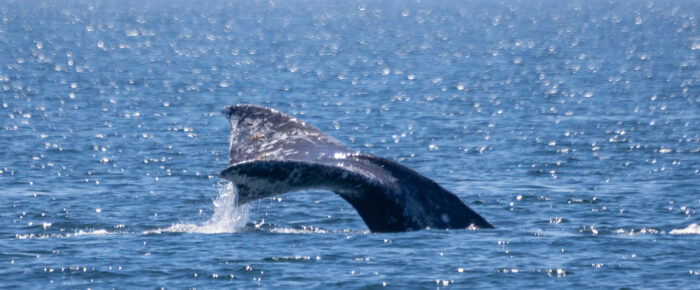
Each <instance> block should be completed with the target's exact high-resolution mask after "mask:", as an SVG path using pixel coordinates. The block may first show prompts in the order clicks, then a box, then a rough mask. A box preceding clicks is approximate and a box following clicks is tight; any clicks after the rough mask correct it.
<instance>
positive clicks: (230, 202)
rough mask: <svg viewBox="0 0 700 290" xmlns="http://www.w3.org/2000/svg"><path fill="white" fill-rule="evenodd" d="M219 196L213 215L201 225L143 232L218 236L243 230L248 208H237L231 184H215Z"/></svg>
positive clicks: (186, 225)
mask: <svg viewBox="0 0 700 290" xmlns="http://www.w3.org/2000/svg"><path fill="white" fill-rule="evenodd" d="M217 186H218V188H219V196H218V197H216V199H215V200H214V215H212V217H211V219H209V220H208V221H206V222H204V223H203V224H201V225H197V224H174V225H172V226H170V227H167V228H165V229H159V230H155V231H148V232H145V233H147V234H151V233H155V234H159V233H162V232H170V233H183V232H184V233H202V234H219V233H235V232H238V231H241V230H242V229H243V228H245V225H246V223H247V222H248V207H247V206H239V205H238V203H237V200H238V190H237V189H236V186H235V185H234V184H233V183H231V182H226V183H223V182H222V183H219V184H217Z"/></svg>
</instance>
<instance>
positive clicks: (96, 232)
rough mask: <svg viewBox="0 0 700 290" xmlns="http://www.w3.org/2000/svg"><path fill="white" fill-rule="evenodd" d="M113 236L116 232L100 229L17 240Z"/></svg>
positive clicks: (24, 235)
mask: <svg viewBox="0 0 700 290" xmlns="http://www.w3.org/2000/svg"><path fill="white" fill-rule="evenodd" d="M111 234H116V232H108V231H107V230H104V229H100V230H87V231H84V230H78V231H77V232H75V233H73V234H70V233H66V234H16V235H15V238H16V239H18V240H27V239H48V238H70V237H79V236H104V235H111Z"/></svg>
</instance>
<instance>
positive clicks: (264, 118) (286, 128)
mask: <svg viewBox="0 0 700 290" xmlns="http://www.w3.org/2000/svg"><path fill="white" fill-rule="evenodd" d="M222 113H223V114H224V115H225V116H226V117H227V118H228V119H229V121H230V122H231V127H232V131H231V139H230V146H231V147H230V153H231V159H230V167H229V168H227V169H225V170H224V171H222V172H221V177H223V178H225V179H228V180H231V181H232V182H233V183H235V184H236V186H237V187H238V194H239V196H238V202H239V203H241V204H244V203H247V202H250V201H253V200H257V199H261V198H265V197H270V196H274V195H278V194H283V193H286V192H292V191H300V190H305V189H323V190H329V191H332V192H335V193H337V194H338V195H340V196H341V197H342V198H343V199H345V200H346V201H347V202H349V203H350V204H351V205H352V206H353V207H354V208H355V210H357V212H358V213H359V215H360V217H362V220H364V222H365V223H366V224H367V227H369V229H370V230H371V231H373V232H400V231H409V230H419V229H425V228H437V229H448V228H451V229H454V228H462V229H464V228H474V229H477V228H492V227H493V226H492V225H491V224H489V223H488V222H487V221H486V220H485V219H484V218H482V217H481V216H480V215H479V214H477V213H476V212H474V211H473V210H471V209H470V208H469V207H467V206H466V205H465V204H464V203H462V201H461V200H459V198H458V197H457V196H456V195H454V194H453V193H451V192H449V191H447V190H445V189H444V188H442V187H441V186H440V185H438V184H437V183H435V182H434V181H432V180H430V179H428V178H426V177H424V176H422V175H420V174H418V173H416V172H415V171H413V170H411V169H409V168H407V167H405V166H403V165H401V164H398V163H396V162H393V161H391V160H388V159H384V158H381V157H376V156H371V155H364V154H359V153H356V152H354V151H352V150H350V149H349V148H347V147H345V146H344V145H343V144H342V143H340V142H339V141H338V140H336V139H334V138H332V137H330V136H328V135H326V134H324V133H323V132H321V131H320V130H318V129H316V128H314V127H312V126H309V125H306V124H305V123H304V122H302V121H299V120H297V119H294V118H292V117H290V116H289V115H286V114H283V113H280V112H277V111H275V110H272V109H269V108H264V107H258V106H252V105H235V106H230V107H226V108H224V110H223V111H222Z"/></svg>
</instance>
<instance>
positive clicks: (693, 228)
mask: <svg viewBox="0 0 700 290" xmlns="http://www.w3.org/2000/svg"><path fill="white" fill-rule="evenodd" d="M668 233H669V234H672V235H700V225H698V224H690V225H689V226H688V227H686V228H684V229H675V230H671V231H670V232H668Z"/></svg>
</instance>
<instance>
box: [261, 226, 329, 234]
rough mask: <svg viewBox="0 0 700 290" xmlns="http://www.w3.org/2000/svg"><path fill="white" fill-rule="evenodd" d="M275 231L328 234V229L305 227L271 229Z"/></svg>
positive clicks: (282, 232)
mask: <svg viewBox="0 0 700 290" xmlns="http://www.w3.org/2000/svg"><path fill="white" fill-rule="evenodd" d="M270 231H271V232H273V233H278V234H326V233H328V231H326V230H324V229H319V228H313V227H309V228H303V229H292V228H274V229H271V230H270Z"/></svg>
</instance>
